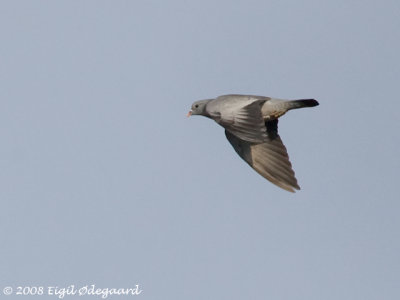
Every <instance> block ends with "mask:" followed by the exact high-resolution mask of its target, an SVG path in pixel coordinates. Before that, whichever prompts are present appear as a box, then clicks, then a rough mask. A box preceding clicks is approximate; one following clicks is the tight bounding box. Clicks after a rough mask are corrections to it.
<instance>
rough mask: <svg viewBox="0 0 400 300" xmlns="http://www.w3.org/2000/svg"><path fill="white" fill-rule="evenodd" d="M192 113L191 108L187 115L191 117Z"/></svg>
mask: <svg viewBox="0 0 400 300" xmlns="http://www.w3.org/2000/svg"><path fill="white" fill-rule="evenodd" d="M191 115H192V111H191V110H189V112H188V113H187V115H186V117H188V118H189V117H190V116H191Z"/></svg>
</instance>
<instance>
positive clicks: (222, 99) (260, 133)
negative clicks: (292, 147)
mask: <svg viewBox="0 0 400 300" xmlns="http://www.w3.org/2000/svg"><path fill="white" fill-rule="evenodd" d="M317 105H319V103H318V101H317V100H315V99H299V100H284V99H278V98H271V97H264V96H255V95H238V94H232V95H223V96H219V97H217V98H215V99H205V100H199V101H196V102H194V103H193V104H192V107H191V110H190V111H189V113H188V115H187V116H188V117H190V116H191V115H201V116H205V117H207V118H210V119H213V120H214V121H215V122H217V123H218V124H219V125H221V126H222V127H224V128H225V136H226V138H227V139H228V141H229V143H230V144H231V145H232V147H233V148H234V149H235V151H236V153H237V154H238V155H239V156H240V157H241V158H242V159H243V160H244V161H245V162H246V163H248V164H249V165H250V167H252V168H253V169H254V170H255V171H257V172H258V173H259V174H260V175H261V176H263V177H264V178H266V179H267V180H269V181H270V182H272V183H273V184H275V185H277V186H279V187H280V188H282V189H284V190H287V191H289V192H295V190H300V186H299V185H298V183H297V179H296V177H295V173H294V171H293V169H292V164H291V163H290V160H289V156H288V153H287V150H286V147H285V145H284V144H283V142H282V140H281V138H280V136H279V134H278V118H279V117H281V116H283V115H284V114H285V113H286V112H287V111H289V110H291V109H297V108H302V107H313V106H317Z"/></svg>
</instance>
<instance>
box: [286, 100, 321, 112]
mask: <svg viewBox="0 0 400 300" xmlns="http://www.w3.org/2000/svg"><path fill="white" fill-rule="evenodd" d="M286 104H287V107H288V110H290V109H296V108H302V107H313V106H317V105H319V103H318V101H317V100H315V99H299V100H290V101H287V102H286Z"/></svg>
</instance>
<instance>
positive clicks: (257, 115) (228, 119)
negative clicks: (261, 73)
mask: <svg viewBox="0 0 400 300" xmlns="http://www.w3.org/2000/svg"><path fill="white" fill-rule="evenodd" d="M264 102H265V100H256V101H252V102H251V103H250V104H247V105H245V106H243V107H241V108H240V109H237V110H228V109H225V110H224V112H223V113H222V114H221V115H220V118H218V119H215V120H216V121H217V122H218V123H219V124H220V125H222V126H223V127H224V128H225V129H226V130H227V131H229V132H230V133H231V134H233V135H235V136H237V137H238V138H239V139H241V140H244V141H247V142H251V143H262V142H265V141H267V140H268V135H267V131H266V128H265V123H264V119H263V117H262V114H261V106H262V104H263V103H264Z"/></svg>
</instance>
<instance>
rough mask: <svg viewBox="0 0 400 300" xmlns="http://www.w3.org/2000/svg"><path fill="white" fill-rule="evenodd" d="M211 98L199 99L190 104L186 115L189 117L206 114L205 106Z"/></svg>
mask: <svg viewBox="0 0 400 300" xmlns="http://www.w3.org/2000/svg"><path fill="white" fill-rule="evenodd" d="M211 100H212V99H206V100H199V101H196V102H194V103H193V104H192V108H191V110H190V111H189V112H188V114H187V116H188V117H190V116H191V115H203V116H205V115H206V106H207V103H208V102H209V101H211Z"/></svg>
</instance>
